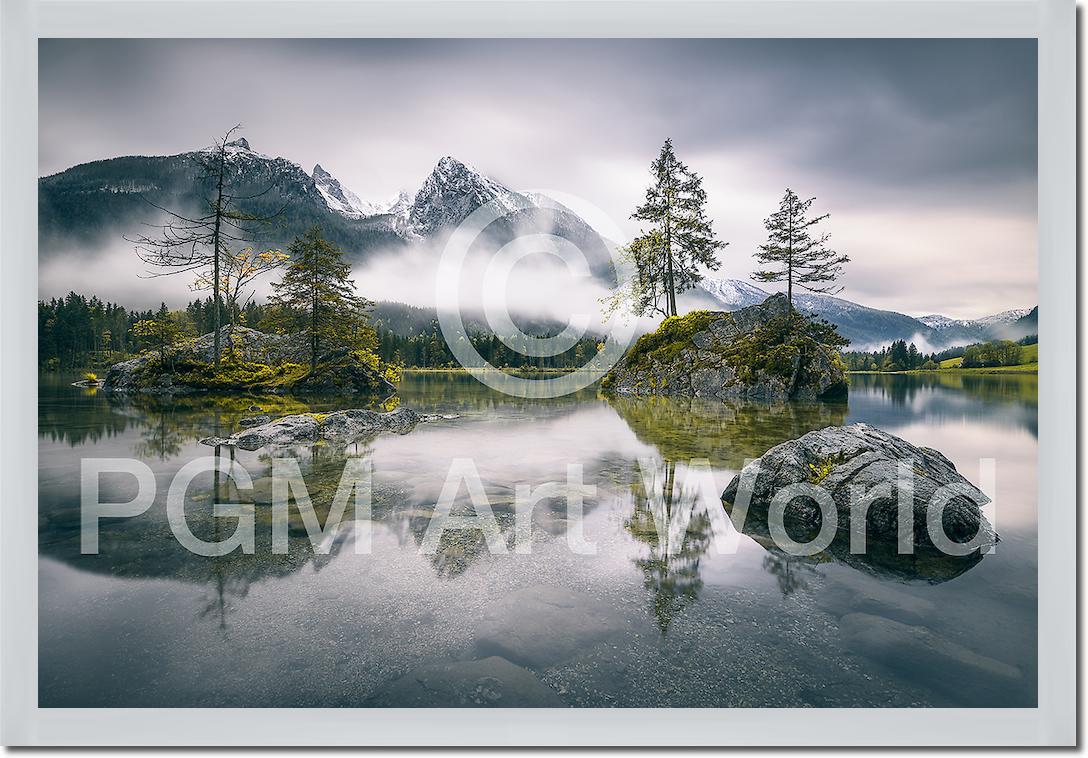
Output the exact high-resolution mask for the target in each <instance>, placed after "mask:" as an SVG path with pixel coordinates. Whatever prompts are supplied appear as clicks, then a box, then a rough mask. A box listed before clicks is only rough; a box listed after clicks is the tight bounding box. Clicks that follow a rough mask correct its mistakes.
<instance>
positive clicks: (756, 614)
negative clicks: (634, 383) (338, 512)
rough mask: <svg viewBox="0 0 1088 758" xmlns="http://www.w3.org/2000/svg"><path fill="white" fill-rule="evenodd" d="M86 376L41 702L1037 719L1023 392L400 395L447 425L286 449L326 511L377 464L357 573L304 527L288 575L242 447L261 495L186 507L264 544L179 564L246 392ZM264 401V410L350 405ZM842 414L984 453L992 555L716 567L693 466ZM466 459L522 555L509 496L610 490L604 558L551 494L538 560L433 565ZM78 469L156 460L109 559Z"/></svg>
mask: <svg viewBox="0 0 1088 758" xmlns="http://www.w3.org/2000/svg"><path fill="white" fill-rule="evenodd" d="M70 381H71V378H68V377H56V376H46V377H43V379H42V382H41V385H40V405H39V465H40V472H39V491H40V497H39V525H40V526H39V549H40V559H39V596H40V600H39V606H40V607H39V656H40V658H39V677H40V688H39V698H40V704H41V705H42V706H116V707H121V706H128V707H137V706H144V707H146V706H189V707H196V706H204V707H207V706H367V705H411V704H420V703H421V702H423V701H421V700H420V699H419V698H420V697H423V698H424V700H425V699H426V697H428V696H435V693H436V692H437V693H438V695H437V697H439V699H441V698H446V700H447V702H445V704H448V705H499V706H502V705H511V704H515V705H532V704H566V705H571V706H686V707H706V706H713V707H718V706H937V707H946V706H1031V705H1034V704H1035V702H1036V685H1035V682H1036V655H1037V638H1036V583H1037V581H1036V580H1037V575H1036V503H1037V495H1036V491H1037V488H1036V456H1037V436H1038V430H1037V411H1036V387H1037V385H1036V380H1035V378H1034V377H1030V376H967V377H935V376H928V377H921V376H914V377H909V376H887V377H880V376H856V377H853V379H852V381H851V392H850V400H849V403H848V404H841V405H811V406H810V405H781V406H768V405H761V404H735V405H730V404H720V403H714V404H710V403H700V402H690V401H672V400H667V399H619V400H608V399H605V398H603V397H599V396H598V395H597V393H596V391H595V390H593V389H590V390H586V391H583V392H581V393H579V394H577V395H574V396H568V397H564V398H559V399H555V400H522V399H517V398H512V397H509V396H506V395H503V394H501V393H498V392H495V391H493V390H490V389H487V388H486V387H483V386H482V385H480V384H478V383H476V382H475V381H474V380H472V379H471V378H469V377H466V376H462V375H452V374H430V375H423V374H414V375H409V376H407V377H406V379H405V381H404V383H403V385H402V388H401V393H400V396H401V403H402V404H403V405H405V406H407V407H411V408H414V409H416V410H418V411H420V412H438V413H448V414H458V415H459V417H458V418H456V419H452V420H445V421H440V422H436V423H430V424H423V425H420V426H419V427H417V428H416V430H415V431H413V432H412V433H410V434H407V435H404V436H382V437H378V438H377V439H374V440H371V441H369V442H367V443H357V444H353V445H350V446H348V447H346V448H342V447H341V448H338V447H337V446H334V445H317V446H313V447H300V448H293V449H291V450H290V451H287V453H286V454H290V455H293V456H295V457H296V458H298V460H299V462H300V466H301V469H302V472H303V475H304V476H305V478H306V482H307V485H308V487H309V489H310V492H311V495H312V497H313V500H314V505H315V507H317V508H318V509H319V510H320V509H321V504H322V503H326V504H327V502H328V501H329V499H331V497H332V494H333V492H334V491H335V488H336V484H337V481H338V479H339V476H340V474H341V472H342V468H343V464H344V460H345V457H346V456H349V455H351V456H358V455H363V456H367V457H369V458H370V459H371V460H372V461H373V468H374V500H373V503H374V505H373V517H372V518H373V521H372V551H371V554H369V555H359V554H356V552H355V547H354V543H355V538H356V536H357V535H356V534H355V533H354V532H353V530H352V529H350V528H348V527H345V528H342V529H341V530H340V531H339V532H337V533H336V534H335V536H333V537H332V539H331V541H330V542H331V544H329V545H328V547H329V548H330V552H329V554H328V555H320V554H315V552H314V550H313V548H312V547H311V545H310V542H309V540H308V538H307V537H306V536H305V533H304V532H300V531H299V530H298V529H297V525H293V526H292V530H291V539H290V547H289V552H288V554H287V555H271V554H270V553H271V551H270V547H269V536H268V535H269V532H270V526H269V523H270V521H269V511H270V510H271V509H270V507H269V506H267V505H265V504H264V503H262V502H261V501H262V500H265V499H266V496H263V495H262V494H261V493H262V492H267V489H264V490H262V487H266V486H267V480H266V479H265V480H264V481H261V480H262V479H263V478H264V477H267V475H268V473H269V471H270V466H271V461H270V458H269V453H268V451H267V450H262V451H256V452H251V453H250V452H245V451H238V453H237V457H238V459H239V460H240V461H241V462H242V463H243V464H244V465H245V466H246V467H247V469H248V470H249V471H250V473H251V474H252V476H253V477H254V479H255V480H258V481H257V487H256V489H255V494H253V495H252V496H247V495H246V494H245V493H242V494H239V493H238V492H237V491H236V490H234V489H233V488H232V487H231V485H230V484H229V482H228V483H222V482H220V483H219V484H218V485H217V484H216V483H215V482H214V481H213V480H212V477H211V475H210V474H209V475H207V476H206V477H204V478H198V479H197V480H196V481H195V482H194V484H193V486H192V487H191V488H190V490H189V493H188V495H187V513H188V515H189V520H190V523H191V526H192V529H193V531H194V532H195V533H196V534H198V535H200V536H201V537H203V538H205V539H209V540H210V539H216V538H220V539H221V538H224V537H225V536H227V535H228V534H229V533H230V532H232V531H233V529H234V527H233V523H234V521H233V520H232V519H212V518H211V516H210V508H211V503H212V502H214V501H215V499H216V497H215V494H216V490H215V488H216V487H217V486H218V487H219V492H220V493H221V494H220V497H219V500H220V501H233V500H245V499H247V497H248V498H249V499H252V500H254V501H257V502H255V504H254V505H253V506H252V509H253V511H254V514H255V518H256V521H257V549H256V553H255V554H254V555H241V554H232V555H230V556H227V557H224V558H204V557H200V556H197V555H193V554H191V553H189V552H187V551H186V550H184V549H183V548H182V547H181V546H180V545H179V544H178V543H177V541H176V540H175V539H174V538H173V536H172V535H171V532H170V530H169V527H168V524H167V520H166V515H165V492H166V488H167V485H168V484H169V481H170V479H171V478H172V477H173V475H174V473H176V472H177V470H178V469H179V468H180V467H181V466H182V465H184V464H185V463H187V462H189V461H190V460H192V459H194V458H196V457H199V456H205V455H208V454H210V452H211V449H210V448H207V447H205V446H202V445H200V444H199V443H198V442H197V440H198V439H199V438H200V437H203V436H206V435H210V434H216V433H218V434H224V433H229V432H232V431H235V430H237V428H238V427H237V421H238V419H239V418H241V417H242V416H244V415H248V414H247V413H246V410H245V409H246V407H247V406H248V405H249V404H250V403H252V402H254V401H253V400H252V399H250V398H243V399H233V400H221V401H217V402H213V401H211V400H209V399H207V398H202V399H175V400H172V401H163V400H152V399H143V400H135V399H131V400H128V401H122V400H117V399H111V398H108V397H106V396H104V395H103V394H102V393H95V392H93V391H88V390H80V389H77V388H74V387H71V386H70V385H69V383H68V382H70ZM257 402H259V403H261V404H262V405H265V406H266V407H269V410H270V411H272V413H273V415H276V414H278V413H289V412H298V411H302V410H309V411H315V412H319V411H322V410H330V409H334V408H337V407H343V401H335V402H331V401H328V400H325V401H321V402H315V403H309V404H305V403H300V402H299V401H288V400H283V399H280V400H278V401H269V400H258V401H257ZM271 403H276V405H270V404H271ZM855 421H865V422H868V423H871V424H874V425H876V426H879V427H881V428H883V429H885V430H887V431H889V432H891V433H893V434H896V435H899V436H901V437H903V438H905V439H907V440H909V441H910V442H912V443H914V444H917V445H925V446H929V447H933V448H936V449H938V450H940V451H941V452H943V453H944V454H945V455H947V456H948V457H949V458H950V459H951V460H952V461H953V462H954V463H955V464H956V466H957V467H958V468H959V470H960V472H961V473H963V474H964V475H965V476H966V477H967V478H969V479H971V480H972V481H973V482H975V483H976V484H981V482H980V481H979V471H980V467H979V459H980V458H994V459H996V470H997V477H996V486H995V488H991V489H994V490H995V491H989V492H988V494H990V495H991V496H993V497H994V499H995V501H996V518H995V521H996V527H997V530H998V532H999V533H1000V534H1001V537H1002V541H1001V543H1000V544H999V545H998V546H997V550H996V552H995V553H993V554H991V555H987V556H985V557H984V558H982V560H981V561H979V562H978V563H976V564H975V565H973V566H971V567H970V568H969V569H968V570H966V571H964V572H963V573H960V574H959V575H956V576H952V575H951V574H947V575H941V574H940V573H937V574H934V573H933V572H931V571H929V570H928V569H925V568H922V567H918V568H917V572H916V573H914V574H912V571H911V570H910V567H908V570H902V569H900V570H896V571H889V570H887V569H886V567H882V566H878V565H867V564H866V563H865V562H860V563H859V562H851V563H850V564H849V565H848V564H846V563H843V562H841V561H840V560H838V559H836V558H835V557H833V556H831V555H821V556H815V557H813V558H804V559H802V558H790V557H787V556H785V555H783V554H781V553H780V552H777V551H775V550H774V549H773V547H765V546H764V545H766V544H767V541H766V540H765V539H762V538H761V536H760V535H758V534H754V533H753V534H743V535H740V536H739V544H738V545H737V549H736V551H735V552H734V553H732V554H728V553H721V552H719V550H718V549H717V545H718V542H716V540H718V539H721V538H722V536H723V535H722V534H720V533H718V534H717V535H716V534H715V530H716V529H720V527H718V526H717V525H716V524H717V521H716V520H715V519H711V518H710V516H709V515H708V514H710V513H711V511H710V510H709V509H712V508H718V509H720V508H721V506H720V504H719V503H717V502H708V500H709V498H708V497H707V495H705V494H704V493H702V492H700V491H699V490H698V489H696V488H693V487H688V488H685V487H684V486H683V485H684V481H685V479H686V473H687V470H688V462H689V461H691V460H692V459H700V458H702V459H708V460H709V461H710V464H711V468H712V471H713V474H714V478H715V486H716V489H717V491H718V492H720V491H721V490H722V489H724V487H725V485H726V484H727V483H728V482H729V480H730V479H731V478H732V477H733V475H734V474H735V473H737V471H738V470H739V468H740V467H741V466H742V465H743V463H744V461H745V459H746V458H754V457H757V456H759V455H760V454H762V453H763V452H764V451H765V450H766V449H767V448H769V447H771V446H772V445H775V444H778V443H779V442H782V441H784V440H787V439H791V438H794V437H796V436H799V435H800V434H803V433H805V432H807V431H810V430H812V429H818V428H822V427H824V426H828V425H840V424H845V423H852V422H855ZM278 454H285V453H283V452H281V453H278ZM466 456H467V457H471V458H473V459H474V461H475V464H476V467H477V470H478V471H479V474H480V477H481V479H482V480H483V484H484V487H485V490H486V493H487V495H488V500H489V502H490V504H491V506H492V508H493V509H494V512H495V516H496V518H497V519H498V521H499V524H500V526H501V528H502V530H503V533H504V536H505V537H506V538H507V541H508V542H509V543H510V544H513V523H514V522H513V502H514V494H515V488H516V487H517V485H519V484H528V485H531V486H532V487H536V486H538V485H540V484H542V483H544V482H549V481H556V482H563V481H565V480H566V470H567V465H568V464H570V463H580V464H582V466H583V469H584V474H583V477H584V480H585V482H586V483H587V484H593V485H596V487H597V494H596V496H594V497H587V498H586V500H585V522H584V528H583V531H584V535H585V538H586V539H587V540H588V541H589V542H591V543H593V544H595V545H596V550H597V553H596V555H577V554H575V553H574V552H573V551H572V550H571V548H570V547H569V546H568V543H567V537H566V535H567V529H566V524H567V513H566V506H565V500H562V499H560V498H552V499H547V500H545V501H543V502H542V503H541V505H540V506H538V507H537V508H536V510H535V511H534V521H533V531H532V552H531V554H529V555H518V554H514V553H512V552H510V553H508V554H506V555H493V554H491V553H490V552H489V551H488V550H487V546H486V544H485V542H484V541H483V539H482V536H481V535H480V533H479V532H474V531H473V532H469V531H466V532H451V533H447V534H446V536H445V537H444V538H443V539H442V541H441V543H440V544H439V547H438V550H437V551H436V552H435V553H434V554H433V555H430V554H423V553H421V551H420V543H421V541H422V539H423V535H424V533H425V531H426V528H427V525H428V523H429V521H428V517H429V516H430V515H431V512H432V509H433V506H434V503H435V502H436V500H437V499H438V495H439V492H440V490H441V488H442V484H443V481H444V480H445V478H446V474H447V471H448V470H449V468H450V464H451V462H452V461H453V459H454V458H458V457H466ZM88 457H107V458H108V457H135V458H139V459H141V460H143V461H145V462H147V463H148V464H149V465H150V466H151V467H152V469H153V470H154V472H155V475H156V478H157V481H158V484H159V495H158V497H157V499H156V502H155V504H154V505H153V506H152V508H151V509H150V510H149V511H148V512H147V513H145V514H144V515H142V516H139V517H136V518H132V519H117V520H112V521H104V522H103V524H102V527H101V537H100V545H101V547H100V550H101V552H100V554H99V555H93V556H83V555H80V540H79V522H80V509H79V496H80V484H79V482H80V478H79V472H80V460H81V459H82V458H88ZM640 459H642V460H643V461H644V462H645V466H646V467H647V470H646V476H645V477H644V476H643V473H642V472H640V464H639V460H640ZM102 485H103V493H104V494H103V500H107V499H116V500H124V499H128V498H129V497H131V496H132V494H133V493H134V490H135V487H134V485H133V483H132V481H131V479H130V478H126V477H124V476H120V475H116V476H114V475H108V476H105V477H104V478H103V482H102ZM462 501H463V502H464V503H467V502H468V495H467V493H466V490H465V489H464V488H463V487H462V489H461V491H460V493H459V496H458V502H459V503H461V502H462ZM326 507H327V506H326ZM661 525H664V528H663V529H661V531H662V533H663V535H664V537H661V536H659V529H658V528H655V526H657V527H661ZM952 573H955V572H952ZM950 576H951V578H949V577H950ZM496 656H497V657H496ZM500 658H501V659H503V660H500ZM451 664H452V665H451ZM435 672H441V673H437V674H436V673H435ZM465 682H467V683H468V684H467V685H466V684H465ZM428 688H430V689H428ZM443 688H446V689H443ZM447 691H448V692H451V693H454V694H452V695H444V694H442V693H444V692H447ZM466 692H467V693H468V694H467V695H466V694H465V693H466ZM428 693H429V694H428ZM425 704H440V703H425Z"/></svg>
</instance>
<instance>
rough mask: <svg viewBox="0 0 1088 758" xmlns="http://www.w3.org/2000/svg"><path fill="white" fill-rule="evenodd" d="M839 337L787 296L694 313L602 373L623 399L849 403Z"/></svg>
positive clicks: (668, 323)
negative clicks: (656, 397)
mask: <svg viewBox="0 0 1088 758" xmlns="http://www.w3.org/2000/svg"><path fill="white" fill-rule="evenodd" d="M844 343H845V340H843V339H842V337H840V336H839V335H838V334H837V333H836V332H835V331H834V328H833V327H831V326H830V325H829V324H826V322H820V321H815V320H812V319H809V318H806V317H804V316H802V315H801V314H799V313H798V312H797V311H796V310H795V309H793V308H792V307H791V306H790V302H789V300H788V299H787V297H786V296H785V295H781V294H779V295H773V296H771V297H769V298H767V300H766V301H764V302H763V303H762V304H760V305H753V306H749V307H747V308H742V309H740V310H737V311H733V312H732V313H727V312H724V311H693V312H692V313H689V314H687V315H686V316H682V317H676V316H673V317H670V318H667V319H665V321H664V322H663V323H662V324H661V326H660V327H659V328H658V330H657V331H656V332H653V333H651V334H646V335H643V336H642V337H640V338H639V340H638V341H637V342H636V343H635V344H634V345H633V346H632V347H631V349H630V350H628V352H627V354H626V355H625V356H624V357H623V359H622V360H621V361H620V362H619V363H618V364H616V366H615V367H613V368H612V370H611V371H609V372H608V374H606V375H605V377H604V379H603V380H602V381H601V388H602V389H603V390H605V391H606V392H610V393H616V394H620V395H671V396H686V397H704V398H717V399H720V400H726V399H744V398H747V399H753V400H775V401H781V400H832V399H841V398H844V397H846V394H847V384H846V366H845V364H844V363H843V361H842V357H841V356H840V355H839V350H838V348H839V346H841V345H843V344H844Z"/></svg>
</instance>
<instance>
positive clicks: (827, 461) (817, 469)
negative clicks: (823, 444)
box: [808, 453, 846, 484]
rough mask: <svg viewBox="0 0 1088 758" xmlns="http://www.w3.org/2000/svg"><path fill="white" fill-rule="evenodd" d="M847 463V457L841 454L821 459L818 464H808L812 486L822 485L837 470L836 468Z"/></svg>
mask: <svg viewBox="0 0 1088 758" xmlns="http://www.w3.org/2000/svg"><path fill="white" fill-rule="evenodd" d="M845 462H846V457H845V456H843V455H842V454H841V453H840V454H836V455H832V456H829V457H827V458H821V459H820V460H818V461H816V463H810V464H808V471H809V473H808V480H809V482H810V483H811V484H821V483H822V482H823V481H824V480H825V479H827V477H829V476H831V472H832V471H834V470H835V467H836V466H839V465H841V464H843V463H845Z"/></svg>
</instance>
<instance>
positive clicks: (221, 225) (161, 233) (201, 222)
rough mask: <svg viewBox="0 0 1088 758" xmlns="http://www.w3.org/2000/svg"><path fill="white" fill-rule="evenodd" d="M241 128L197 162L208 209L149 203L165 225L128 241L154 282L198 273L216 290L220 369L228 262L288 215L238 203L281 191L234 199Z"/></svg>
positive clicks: (199, 154) (216, 341)
mask: <svg viewBox="0 0 1088 758" xmlns="http://www.w3.org/2000/svg"><path fill="white" fill-rule="evenodd" d="M241 128H242V127H241V125H240V124H239V125H236V126H234V127H232V128H231V129H229V130H227V132H226V134H224V135H223V136H222V137H221V138H219V139H217V140H216V141H215V142H214V143H213V144H212V146H211V147H210V148H207V149H205V150H202V151H199V152H197V153H194V154H193V156H192V159H193V161H194V162H195V164H196V169H197V184H198V185H200V191H201V192H202V194H203V201H202V203H201V205H202V206H203V207H201V208H198V209H197V210H196V211H195V212H194V213H192V214H187V213H183V212H181V211H180V210H173V209H170V208H165V207H163V206H161V205H158V204H156V203H154V202H152V201H150V200H148V199H147V198H146V197H145V198H144V200H145V202H147V203H148V204H149V205H151V206H152V207H153V208H156V209H158V210H159V211H161V212H162V213H163V214H164V215H165V220H164V221H163V222H162V223H159V224H146V225H145V226H147V227H149V228H151V229H153V230H154V231H152V232H149V233H147V234H141V235H137V236H135V237H131V238H130V237H126V239H127V240H128V241H130V242H133V243H135V245H136V252H137V254H138V255H139V256H140V260H142V261H143V262H144V263H145V264H147V265H148V266H149V267H150V268H151V270H150V271H149V273H148V276H149V277H159V276H172V275H176V274H184V273H193V272H195V273H196V275H197V279H198V280H203V281H208V282H210V284H211V290H212V300H213V306H214V309H215V334H214V337H213V340H214V348H213V351H214V362H215V367H216V368H219V363H220V334H219V332H220V329H221V327H222V312H223V292H222V282H223V277H222V271H221V268H222V266H223V263H224V261H223V257H224V256H225V255H227V254H228V250H229V249H230V248H234V249H238V248H241V247H244V246H246V245H249V244H251V243H254V242H256V241H258V239H259V234H258V231H257V230H258V229H259V227H260V226H262V225H264V224H268V223H271V221H272V220H273V219H275V218H276V217H277V216H279V215H280V213H282V211H283V209H282V208H281V209H280V210H279V211H277V212H276V213H274V214H272V215H270V216H257V215H254V214H250V213H246V212H244V211H242V210H240V209H239V208H238V205H237V203H238V201H243V202H244V201H246V200H254V199H256V198H258V197H260V196H262V195H265V194H267V193H268V192H269V191H271V190H272V188H273V187H274V186H275V185H269V186H268V187H266V188H265V189H264V190H262V191H260V192H257V193H256V194H251V195H247V196H240V195H237V194H235V193H234V191H233V187H232V185H233V183H234V181H235V179H234V177H233V176H232V175H231V172H230V161H229V160H228V158H229V153H230V148H231V146H232V144H233V143H232V138H233V136H234V134H235V133H236V132H237V131H238V130H239V129H241Z"/></svg>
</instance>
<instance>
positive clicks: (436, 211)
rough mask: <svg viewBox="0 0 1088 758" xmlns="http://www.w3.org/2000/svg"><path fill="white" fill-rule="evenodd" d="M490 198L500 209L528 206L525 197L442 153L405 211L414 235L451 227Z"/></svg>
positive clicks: (508, 209) (529, 204)
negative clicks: (442, 155)
mask: <svg viewBox="0 0 1088 758" xmlns="http://www.w3.org/2000/svg"><path fill="white" fill-rule="evenodd" d="M493 200H497V201H498V202H499V203H501V204H502V206H503V208H504V210H506V211H514V210H518V209H520V208H531V207H532V206H533V203H532V201H531V200H529V198H527V197H525V196H524V195H521V194H519V193H517V192H514V191H513V190H511V189H510V188H509V187H505V186H503V185H502V184H499V183H498V182H497V181H495V180H494V179H491V178H490V177H487V176H484V175H483V174H481V173H480V172H479V171H477V170H476V169H474V168H472V167H471V166H469V165H468V164H466V163H462V162H461V161H459V160H457V159H456V158H454V157H453V156H449V155H447V156H445V157H443V158H442V159H441V160H439V161H438V164H437V165H436V166H435V167H434V170H433V171H431V173H430V175H429V176H428V177H427V179H426V180H425V181H424V182H423V186H421V187H420V189H419V192H418V193H416V196H415V200H414V201H413V202H412V207H411V209H410V211H409V213H408V219H409V222H410V225H411V227H412V229H413V231H414V232H415V233H416V234H420V235H427V234H431V233H433V232H435V231H437V230H438V229H441V228H443V227H447V226H455V225H456V224H458V223H460V222H461V221H462V220H463V219H464V218H466V217H467V216H468V215H469V214H470V213H472V212H473V211H474V210H476V209H477V208H479V207H480V206H481V205H485V204H486V203H489V202H491V201H493Z"/></svg>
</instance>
